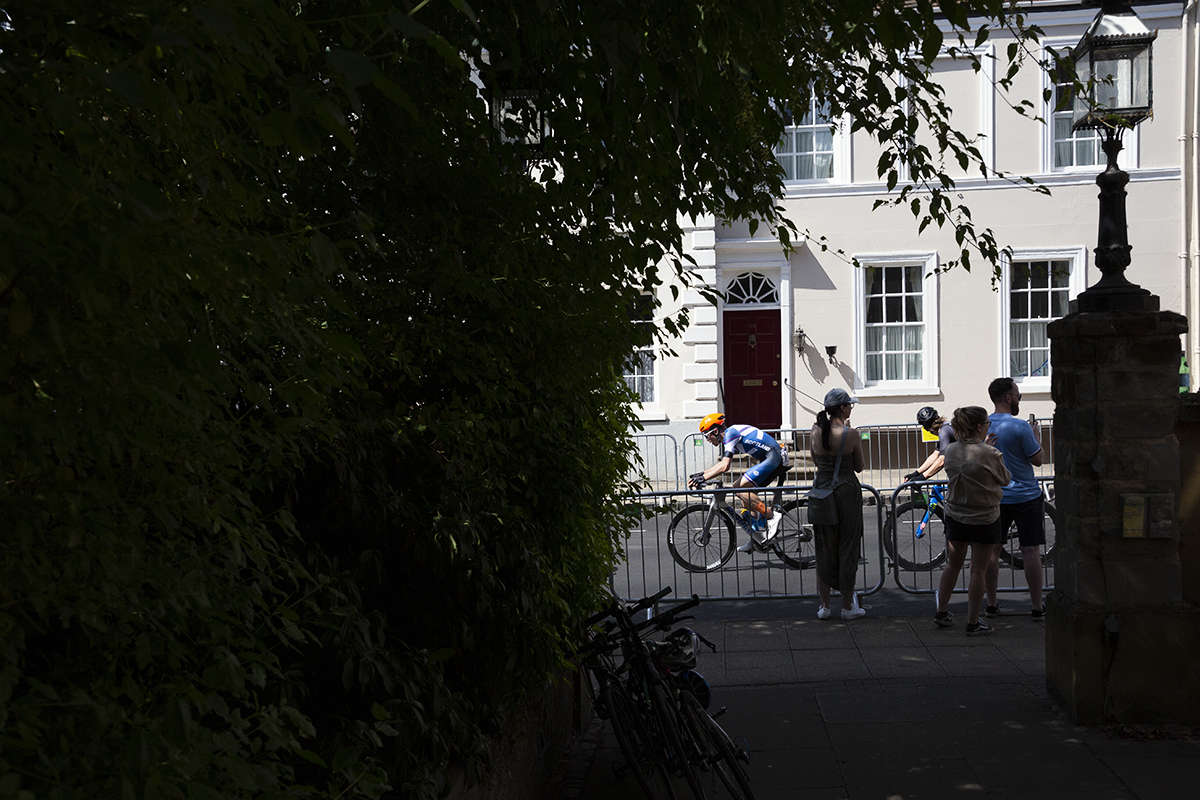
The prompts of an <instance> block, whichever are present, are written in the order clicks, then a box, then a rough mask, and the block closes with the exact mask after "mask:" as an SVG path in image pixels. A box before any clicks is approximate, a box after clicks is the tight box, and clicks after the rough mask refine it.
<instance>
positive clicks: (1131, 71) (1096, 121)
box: [1071, 0, 1158, 311]
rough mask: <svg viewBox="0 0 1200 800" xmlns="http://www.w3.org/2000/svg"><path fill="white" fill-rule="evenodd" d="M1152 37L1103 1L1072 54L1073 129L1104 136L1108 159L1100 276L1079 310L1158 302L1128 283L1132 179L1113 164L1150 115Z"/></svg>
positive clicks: (1114, 3)
mask: <svg viewBox="0 0 1200 800" xmlns="http://www.w3.org/2000/svg"><path fill="white" fill-rule="evenodd" d="M1090 5H1096V3H1094V2H1093V3H1091V4H1090ZM1157 35H1158V31H1150V30H1148V29H1147V28H1146V26H1145V25H1143V24H1142V21H1141V20H1140V19H1138V16H1137V14H1135V13H1134V11H1133V9H1132V8H1131V7H1130V6H1129V4H1128V3H1126V2H1122V0H1103V2H1102V3H1101V8H1100V12H1099V13H1098V14H1097V15H1096V18H1095V19H1094V20H1093V21H1092V24H1091V25H1090V26H1088V29H1087V31H1086V32H1084V34H1083V38H1082V39H1080V40H1079V44H1077V45H1075V48H1074V49H1073V50H1072V51H1071V56H1072V59H1073V61H1074V63H1075V70H1076V75H1077V76H1078V78H1079V80H1080V81H1081V82H1082V83H1084V84H1086V91H1084V92H1077V93H1076V94H1075V97H1074V101H1073V107H1072V118H1073V119H1074V122H1073V124H1072V129H1073V130H1080V129H1082V128H1097V129H1100V130H1103V131H1104V140H1103V142H1102V143H1101V145H1100V147H1101V149H1103V150H1104V155H1106V156H1107V157H1108V165H1107V168H1106V169H1105V170H1104V172H1102V173H1100V175H1099V176H1097V178H1096V184H1097V185H1098V186H1099V187H1100V230H1099V234H1098V236H1097V242H1096V249H1095V250H1094V251H1093V252H1095V254H1096V267H1097V268H1098V269H1099V270H1100V272H1101V275H1102V277H1101V278H1100V280H1099V281H1097V282H1096V284H1095V285H1094V286H1092V287H1091V288H1090V289H1088V290H1087V291H1085V292H1083V293H1081V294H1080V295H1079V304H1078V310H1079V311H1112V310H1117V309H1150V310H1158V298H1157V297H1156V296H1154V295H1152V294H1151V293H1150V292H1149V291H1148V290H1146V289H1143V288H1142V287H1140V286H1138V285H1137V284H1134V283H1131V282H1130V281H1129V280H1128V279H1126V278H1125V268H1126V267H1127V266H1129V263H1130V257H1129V251H1130V250H1131V249H1132V248H1131V247H1130V246H1129V235H1128V227H1129V226H1128V223H1127V221H1126V218H1125V185H1126V184H1127V183H1129V175H1128V173H1126V172H1125V171H1124V170H1122V169H1121V168H1120V167H1118V166H1117V154H1118V153H1120V152H1121V147H1122V145H1121V136H1122V134H1123V133H1124V132H1125V129H1126V128H1132V127H1133V126H1135V125H1137V124H1138V123H1139V122H1141V121H1142V120H1144V119H1146V118H1147V117H1150V116H1153V113H1154V108H1153V91H1152V81H1151V75H1152V73H1151V66H1152V61H1151V44H1152V43H1153V41H1154V38H1155V37H1156V36H1157Z"/></svg>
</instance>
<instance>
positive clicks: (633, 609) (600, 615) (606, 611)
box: [583, 586, 699, 628]
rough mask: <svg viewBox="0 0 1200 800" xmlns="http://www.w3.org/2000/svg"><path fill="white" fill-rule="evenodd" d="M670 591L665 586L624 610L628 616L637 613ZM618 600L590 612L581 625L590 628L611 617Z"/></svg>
mask: <svg viewBox="0 0 1200 800" xmlns="http://www.w3.org/2000/svg"><path fill="white" fill-rule="evenodd" d="M670 593H671V587H670V586H666V587H664V588H662V589H660V590H659V591H658V592H657V593H656V594H652V595H650V596H649V597H643V598H642V599H641V600H638V601H637V602H636V603H634V604H633V605H631V606H628V607H627V608H626V611H628V612H629V615H630V616H633V615H634V614H636V613H638V612H639V611H643V610H645V609H647V608H650V607H651V606H653V605H655V604H656V603H658V601H659V600H662V599H663V598H664V597H666V596H667V595H669V594H670ZM692 597H696V595H692ZM620 602H621V601H620V600H617V599H614V600H613V601H612V602H611V603H609V604H608V606H607V607H605V608H603V609H601V610H600V611H597V612H596V613H595V614H592V615H591V616H590V617H588V618H587V619H585V620H584V621H583V627H585V628H590V627H592V626H593V625H595V624H596V623H597V622H599V621H600V620H602V619H604V618H605V617H611V616H612V614H613V611H615V610H616V607H617V604H618V603H620ZM697 602H699V600H698V599H697ZM689 608H690V606H689ZM672 610H674V609H672ZM667 613H670V612H667Z"/></svg>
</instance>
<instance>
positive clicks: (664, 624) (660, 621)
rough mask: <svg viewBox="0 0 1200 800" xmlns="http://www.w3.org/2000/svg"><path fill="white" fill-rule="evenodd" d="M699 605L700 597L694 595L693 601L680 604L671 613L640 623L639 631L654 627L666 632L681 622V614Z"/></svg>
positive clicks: (664, 613) (665, 612)
mask: <svg viewBox="0 0 1200 800" xmlns="http://www.w3.org/2000/svg"><path fill="white" fill-rule="evenodd" d="M698 605H700V595H697V594H694V595H692V599H691V600H688V601H687V602H685V603H680V604H679V605H677V606H675V607H674V608H672V609H671V610H670V611H664V612H663V613H661V614H659V615H658V616H656V617H652V618H650V619H648V620H646V621H645V622H640V623H638V625H637V629H638V630H639V631H640V630H642V629H643V628H649V627H654V628H658V629H660V630H666V629H667V628H669V627H671V626H672V625H674V624H675V623H676V622H678V621H679V615H680V614H682V613H683V612H684V611H687V610H689V609H692V608H695V607H696V606H698Z"/></svg>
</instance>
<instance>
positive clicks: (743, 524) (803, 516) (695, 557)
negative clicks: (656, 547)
mask: <svg viewBox="0 0 1200 800" xmlns="http://www.w3.org/2000/svg"><path fill="white" fill-rule="evenodd" d="M708 485H714V486H716V487H718V488H717V490H716V491H713V492H712V493H711V494H710V495H709V496H708V498H707V502H705V503H697V504H694V505H690V506H685V507H684V509H683V510H682V511H680V512H679V513H678V514H676V515H675V516H674V518H672V519H671V524H670V526H669V527H668V528H667V549H668V550H670V552H671V557H672V558H673V559H675V562H676V563H677V564H679V566H681V567H683V568H684V569H686V570H688V571H689V572H714V571H716V570H718V569H720V568H721V567H723V566H725V564H726V563H728V561H729V559H731V558H733V554H734V551H735V550H736V545H737V537H736V535H735V533H734V531H735V530H737V529H738V528H741V530H742V531H744V532H745V534H746V535H747V536H748V537H750V540H751V541H752V542H754V549H755V552H759V553H766V552H772V553H774V554H775V555H776V556H777V557H778V558H779V560H780V561H782V562H783V563H784V564H786V565H787V566H789V567H792V568H793V569H805V568H807V567H812V566H814V565H815V564H816V563H817V552H816V549H815V548H816V546H815V544H814V543H813V529H812V525H810V524H809V523H808V509H807V507H806V506H805V504H804V501H803V500H793V501H790V502H787V503H784V504H783V505H782V506H780V507H779V508H777V509H776V511H775V513H776V514H780V513H782V514H783V519H782V520H781V521H780V523H779V528H778V530H776V532H775V536H773V537H772V538H770V539H768V540H765V541H763V540H762V537H763V536H764V535H765V533H764V532H760V531H754V530H753V528H752V526H751V524H750V521H749V520H748V519H747V518H746V517H745V516H743V515H741V514H739V513H737V511H735V510H734V508H733V506H732V505H730V504H729V501H728V500H727V499H726V498H727V497H728V495H729V494H730V493H734V494H736V493H737V492H739V491H744V490H741V489H737V490H734V489H729V490H721V488H720V487H721V483H720V482H719V481H705V482H701V483H700V485H699V487H698V488H703V487H705V486H708Z"/></svg>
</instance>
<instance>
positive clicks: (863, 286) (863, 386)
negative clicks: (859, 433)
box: [854, 253, 941, 397]
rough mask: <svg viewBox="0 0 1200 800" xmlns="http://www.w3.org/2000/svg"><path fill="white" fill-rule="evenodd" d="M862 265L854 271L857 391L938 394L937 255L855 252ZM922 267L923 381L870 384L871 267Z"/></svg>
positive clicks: (878, 394) (891, 394)
mask: <svg viewBox="0 0 1200 800" xmlns="http://www.w3.org/2000/svg"><path fill="white" fill-rule="evenodd" d="M855 258H857V259H858V261H859V263H860V264H861V267H860V268H859V269H856V270H855V271H854V363H855V364H856V365H857V369H855V377H854V381H855V386H854V389H855V392H856V393H857V394H858V395H859V396H860V397H905V396H909V397H911V396H923V395H936V394H938V393H939V392H940V391H941V390H940V389H939V388H938V376H939V375H940V367H939V364H938V351H939V347H938V342H939V336H940V334H939V332H938V317H939V309H938V273H937V269H938V254H937V253H895V254H887V255H861V254H859V255H856V256H855ZM902 266H920V267H921V269H922V271H923V272H924V274H925V278H924V280H923V282H922V287H921V288H922V294H921V309H922V317H923V318H924V319H923V320H922V322H923V323H924V325H925V333H924V336H923V339H922V345H923V347H922V351H921V359H922V365H923V369H922V372H923V373H924V374H923V376H922V377H921V379H920V380H903V381H886V380H885V381H874V382H871V383H869V384H868V383H867V379H866V374H867V370H866V363H867V332H866V329H867V306H866V297H867V271H868V270H869V268H871V267H902Z"/></svg>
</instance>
